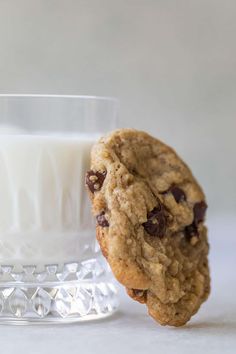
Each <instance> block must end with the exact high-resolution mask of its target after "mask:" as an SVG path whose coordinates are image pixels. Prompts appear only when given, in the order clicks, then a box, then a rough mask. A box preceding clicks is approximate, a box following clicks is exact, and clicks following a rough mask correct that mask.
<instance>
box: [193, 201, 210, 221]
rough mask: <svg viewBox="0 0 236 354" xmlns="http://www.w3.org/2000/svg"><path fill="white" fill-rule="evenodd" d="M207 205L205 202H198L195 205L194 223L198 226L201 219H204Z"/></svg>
mask: <svg viewBox="0 0 236 354" xmlns="http://www.w3.org/2000/svg"><path fill="white" fill-rule="evenodd" d="M206 209H207V205H206V203H205V202H199V203H196V204H195V205H194V207H193V215H194V221H193V223H194V225H195V226H197V225H198V224H199V223H200V222H201V221H203V220H204V217H205V213H206Z"/></svg>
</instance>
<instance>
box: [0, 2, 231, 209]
mask: <svg viewBox="0 0 236 354" xmlns="http://www.w3.org/2000/svg"><path fill="white" fill-rule="evenodd" d="M235 18H236V2H235V0H231V1H230V0H221V1H219V0H195V1H194V0H172V1H170V0H116V1H114V0H84V1H81V0H5V1H4V0H0V93H6V92H7V93H12V92H13V93H61V94H89V95H91V94H93V95H113V96H117V97H119V98H120V100H121V109H120V126H126V127H127V126H128V127H135V128H140V129H144V130H147V131H149V132H151V133H152V134H153V135H156V136H157V137H160V138H161V139H163V140H164V141H166V142H167V143H168V144H170V145H172V146H174V147H175V148H176V149H177V151H178V153H179V154H180V155H181V156H183V158H184V159H185V160H186V161H187V162H188V163H189V164H190V165H191V167H192V170H193V172H194V174H195V175H196V176H197V177H198V178H199V180H200V182H201V183H202V185H203V186H204V189H205V191H206V194H207V197H208V203H209V206H210V207H209V214H211V213H220V212H226V213H229V212H233V211H236V188H235V181H236V162H235V152H236V139H235V130H236V40H235V33H236V20H235Z"/></svg>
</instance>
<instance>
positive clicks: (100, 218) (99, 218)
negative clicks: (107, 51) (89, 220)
mask: <svg viewBox="0 0 236 354" xmlns="http://www.w3.org/2000/svg"><path fill="white" fill-rule="evenodd" d="M96 219H97V223H98V225H99V226H102V227H108V226H109V222H108V221H107V219H106V217H105V212H104V211H103V212H102V213H101V214H99V215H97V216H96Z"/></svg>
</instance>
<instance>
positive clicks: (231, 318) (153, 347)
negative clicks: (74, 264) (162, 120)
mask: <svg viewBox="0 0 236 354" xmlns="http://www.w3.org/2000/svg"><path fill="white" fill-rule="evenodd" d="M209 225H210V227H209V228H210V241H211V255H210V258H211V269H212V294H211V296H210V298H209V300H208V301H207V303H205V304H204V305H203V306H202V308H201V310H200V311H199V312H198V314H197V315H196V316H194V318H193V319H192V320H191V321H190V322H189V324H187V325H186V326H185V327H182V328H168V327H161V326H159V325H157V324H156V323H155V322H154V321H153V320H152V319H151V318H149V317H148V316H147V315H146V308H145V306H143V305H140V304H138V303H135V302H134V301H132V300H131V299H129V298H128V297H127V296H126V295H125V292H124V290H123V289H120V296H121V306H120V309H119V311H118V312H117V313H116V314H115V315H113V316H112V317H110V318H107V319H104V320H101V321H94V322H86V323H78V324H73V325H57V326H32V327H23V326H16V327H14V326H5V325H2V326H0V352H1V354H11V353H12V354H13V353H14V354H15V353H18V354H23V353H24V354H28V353H32V354H38V353H40V354H44V353H50V354H52V353H53V354H62V353H69V354H74V353H76V354H78V353H83V354H84V353H96V354H105V353H109V354H116V353H117V354H118V353H124V354H126V353H135V354H137V353H147V354H152V353H155V354H157V353H160V354H165V353H175V354H185V353H186V354H190V353H191V354H194V353H203V352H206V353H220V354H225V353H235V352H236V301H235V292H236V276H235V269H236V261H235V259H236V236H235V226H236V220H233V218H232V217H231V218H229V217H225V218H222V217H219V218H214V219H211V222H209Z"/></svg>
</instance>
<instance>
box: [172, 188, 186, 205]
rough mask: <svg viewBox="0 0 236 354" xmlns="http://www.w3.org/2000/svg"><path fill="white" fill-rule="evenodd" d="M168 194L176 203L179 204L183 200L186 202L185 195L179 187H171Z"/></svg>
mask: <svg viewBox="0 0 236 354" xmlns="http://www.w3.org/2000/svg"><path fill="white" fill-rule="evenodd" d="M169 192H171V193H172V195H173V197H174V198H175V201H176V203H180V202H182V201H183V200H186V195H185V193H184V191H183V190H182V189H180V188H179V187H176V186H173V187H171V188H170V189H169Z"/></svg>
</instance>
